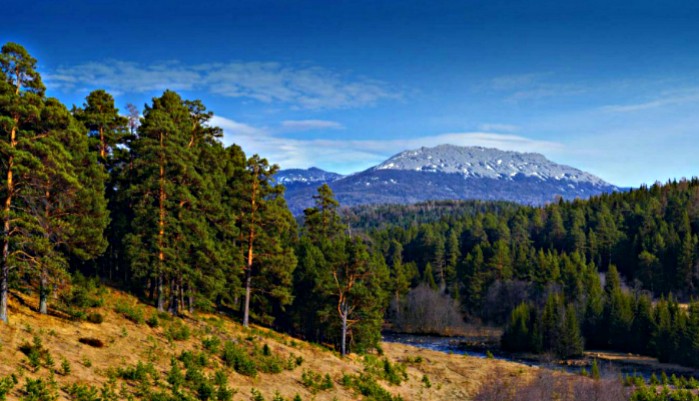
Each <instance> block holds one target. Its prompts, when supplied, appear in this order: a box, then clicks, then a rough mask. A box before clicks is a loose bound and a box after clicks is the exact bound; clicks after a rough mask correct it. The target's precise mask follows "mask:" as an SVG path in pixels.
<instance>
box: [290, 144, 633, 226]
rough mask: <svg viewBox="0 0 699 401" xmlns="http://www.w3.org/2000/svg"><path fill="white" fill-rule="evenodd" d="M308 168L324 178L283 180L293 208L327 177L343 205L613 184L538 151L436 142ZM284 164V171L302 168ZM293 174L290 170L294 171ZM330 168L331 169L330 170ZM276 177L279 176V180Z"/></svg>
mask: <svg viewBox="0 0 699 401" xmlns="http://www.w3.org/2000/svg"><path fill="white" fill-rule="evenodd" d="M315 170H316V171H315V172H313V173H308V175H309V176H312V177H321V175H320V174H317V172H318V171H320V172H322V173H325V174H328V177H331V178H329V179H328V180H322V179H318V180H315V181H313V182H310V180H309V179H308V178H307V179H306V181H305V183H306V184H305V185H299V184H297V182H296V181H294V182H291V184H292V185H291V186H289V185H287V184H285V185H287V192H286V198H287V201H288V203H289V207H290V208H291V210H292V211H293V212H294V213H300V212H301V211H303V209H304V208H306V207H310V206H312V205H313V198H312V196H313V195H314V193H315V191H316V189H317V187H318V186H320V185H322V184H323V183H327V184H328V185H330V187H331V188H332V189H333V191H334V192H335V195H336V196H337V198H338V200H339V201H340V203H341V204H342V205H344V206H355V205H361V204H386V203H395V204H409V203H416V202H422V201H427V200H443V199H452V200H457V199H480V200H504V201H512V202H517V203H521V204H528V205H538V204H543V203H546V202H551V201H554V200H555V199H556V198H557V197H562V198H564V199H575V198H588V197H590V196H593V195H597V194H601V193H606V192H613V191H617V190H619V188H617V187H616V186H614V185H612V184H609V183H607V182H605V181H603V180H602V179H600V178H599V177H596V176H594V175H592V174H590V173H586V172H584V171H581V170H578V169H576V168H573V167H570V166H565V165H561V164H557V163H554V162H552V161H550V160H548V159H547V158H546V157H544V156H543V155H541V154H538V153H520V152H512V151H503V150H499V149H492V148H483V147H461V146H454V145H439V146H436V147H433V148H425V147H423V148H420V149H416V150H408V151H405V152H401V153H399V154H397V155H395V156H393V157H391V158H389V159H388V160H386V161H384V162H383V163H381V164H379V165H377V166H375V167H372V168H369V169H368V170H365V171H362V172H360V173H356V174H352V175H349V176H345V177H341V176H339V175H337V174H334V173H327V172H324V171H322V170H320V169H315ZM290 171H297V172H298V171H301V172H304V171H310V170H285V171H282V172H280V174H282V173H285V177H287V178H285V179H288V177H295V176H296V175H298V177H305V174H301V173H293V174H288V172H290ZM295 174H296V175H295ZM331 174H332V175H331ZM280 182H281V181H280Z"/></svg>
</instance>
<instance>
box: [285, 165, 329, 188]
mask: <svg viewBox="0 0 699 401" xmlns="http://www.w3.org/2000/svg"><path fill="white" fill-rule="evenodd" d="M342 177H343V176H342V175H341V174H337V173H331V172H329V171H325V170H321V169H319V168H317V167H311V168H309V169H297V168H295V169H288V170H281V171H279V172H278V173H277V175H276V176H275V178H276V180H277V183H278V184H282V185H284V186H286V187H287V188H288V187H290V186H296V185H300V186H308V185H315V184H318V186H320V185H322V184H324V183H326V182H332V181H335V180H338V179H340V178H342Z"/></svg>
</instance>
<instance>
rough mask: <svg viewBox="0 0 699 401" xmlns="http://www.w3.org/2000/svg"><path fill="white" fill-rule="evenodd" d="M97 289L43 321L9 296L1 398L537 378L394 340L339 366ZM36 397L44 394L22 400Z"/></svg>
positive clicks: (320, 390) (238, 395)
mask: <svg viewBox="0 0 699 401" xmlns="http://www.w3.org/2000/svg"><path fill="white" fill-rule="evenodd" d="M98 294H99V295H94V296H95V297H98V298H97V299H96V300H95V301H94V302H93V305H99V306H93V307H90V308H86V309H84V310H82V311H81V313H75V311H74V310H73V311H71V310H69V309H65V308H59V309H63V310H57V309H51V310H50V313H49V315H48V316H43V315H39V314H38V313H36V312H35V310H36V305H35V303H36V301H35V297H29V296H27V295H22V294H13V296H12V297H11V305H10V306H11V312H12V315H11V316H12V319H11V321H10V324H9V325H0V339H1V348H0V359H2V363H0V378H5V379H4V381H0V392H1V391H2V388H3V386H5V387H12V388H11V389H10V390H9V392H8V394H7V397H8V399H20V398H22V397H26V399H34V400H49V399H53V397H54V396H58V399H76V400H81V401H82V400H97V399H101V400H111V399H115V400H116V399H129V398H133V399H153V400H174V399H204V400H206V399H211V400H217V399H220V400H222V401H223V400H231V399H232V400H262V399H266V400H277V401H279V400H282V399H283V400H318V401H321V400H335V399H336V400H360V399H368V400H389V401H390V400H398V399H401V398H399V397H402V399H403V400H406V401H407V400H464V399H468V398H470V396H472V395H473V394H474V393H475V392H476V391H477V389H478V387H479V383H482V382H484V381H485V378H487V377H489V376H491V375H492V374H493V372H496V371H497V372H498V374H502V372H506V373H507V374H509V375H513V376H520V375H521V376H529V375H530V373H531V372H533V371H535V370H534V369H531V368H528V367H526V366H523V365H518V364H514V363H507V362H502V361H495V360H483V359H478V358H474V357H464V356H460V355H446V354H443V353H438V352H433V351H428V350H422V349H417V348H414V347H410V346H405V345H400V344H392V343H384V344H383V355H366V356H359V355H350V356H349V357H347V358H345V359H341V358H340V357H339V356H338V355H337V354H336V353H335V352H333V351H331V350H328V349H326V348H324V347H322V346H319V345H315V344H310V343H306V342H303V341H300V340H297V339H294V338H292V337H289V336H287V335H283V334H279V333H276V332H273V331H270V330H267V329H264V328H259V327H253V328H250V329H245V328H244V327H242V326H241V325H240V324H238V323H236V322H235V321H233V320H231V319H230V318H228V317H225V316H221V315H215V314H204V313H197V314H195V315H193V316H186V317H184V318H181V319H180V318H176V319H173V318H171V317H170V316H168V315H166V314H158V313H156V311H155V309H154V308H152V307H150V306H148V305H145V304H143V303H140V302H139V301H138V300H137V299H136V298H134V297H132V296H130V295H126V294H124V293H122V292H118V291H115V290H112V289H104V288H102V289H101V290H100V291H98ZM76 315H78V316H79V317H81V318H80V319H76V318H75V316H76ZM71 316H73V317H71ZM88 320H91V321H93V322H94V323H91V322H89V321H88ZM100 320H101V321H102V322H101V323H98V322H99V321H100ZM173 364H174V365H173ZM173 366H176V368H174V369H173ZM37 379H40V380H38V381H37ZM0 380H2V379H0ZM13 383H14V385H12V384H13ZM37 394H40V395H42V394H43V398H42V397H39V398H28V397H30V396H32V395H37ZM275 396H276V397H277V398H275ZM280 397H282V398H280ZM1 398H2V397H1V396H0V399H1Z"/></svg>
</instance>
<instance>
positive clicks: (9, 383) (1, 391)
mask: <svg viewBox="0 0 699 401" xmlns="http://www.w3.org/2000/svg"><path fill="white" fill-rule="evenodd" d="M15 385H17V377H16V376H15V375H10V376H5V377H3V378H0V401H5V400H6V399H7V394H9V393H10V391H12V389H13V388H14V387H15Z"/></svg>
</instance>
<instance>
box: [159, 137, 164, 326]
mask: <svg viewBox="0 0 699 401" xmlns="http://www.w3.org/2000/svg"><path fill="white" fill-rule="evenodd" d="M164 147H165V145H164V138H163V133H162V132H161V133H160V149H161V150H160V179H159V180H158V183H159V186H160V188H159V194H158V283H157V287H158V288H157V290H158V305H157V306H158V312H164V311H165V305H164V299H163V268H164V264H165V251H164V247H165V161H164V160H163V157H164V155H163V148H164Z"/></svg>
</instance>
